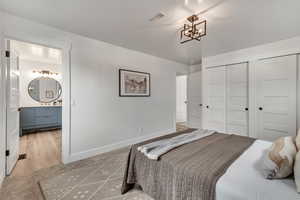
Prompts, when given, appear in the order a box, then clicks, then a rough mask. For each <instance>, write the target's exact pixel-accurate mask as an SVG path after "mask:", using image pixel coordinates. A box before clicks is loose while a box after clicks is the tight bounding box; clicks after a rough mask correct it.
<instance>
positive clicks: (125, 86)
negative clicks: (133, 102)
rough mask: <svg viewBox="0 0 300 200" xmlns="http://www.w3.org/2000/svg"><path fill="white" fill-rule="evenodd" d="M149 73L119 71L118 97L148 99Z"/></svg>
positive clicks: (149, 88)
mask: <svg viewBox="0 0 300 200" xmlns="http://www.w3.org/2000/svg"><path fill="white" fill-rule="evenodd" d="M150 90H151V85H150V73H146V72H138V71H132V70H125V69H119V96H120V97H149V96H150Z"/></svg>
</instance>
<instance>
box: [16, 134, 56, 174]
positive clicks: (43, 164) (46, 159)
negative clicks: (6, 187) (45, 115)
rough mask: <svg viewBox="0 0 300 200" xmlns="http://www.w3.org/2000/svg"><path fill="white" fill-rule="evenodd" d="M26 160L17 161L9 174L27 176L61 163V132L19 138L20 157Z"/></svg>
mask: <svg viewBox="0 0 300 200" xmlns="http://www.w3.org/2000/svg"><path fill="white" fill-rule="evenodd" d="M21 154H26V158H25V159H22V160H19V161H18V162H17V164H16V166H15V168H14V170H13V172H12V174H11V176H12V177H16V176H29V175H31V174H32V173H33V172H35V171H37V170H40V169H43V168H48V167H51V166H54V165H57V164H60V163H61V131H60V130H55V131H48V132H41V133H33V134H28V135H25V136H22V137H21V138H20V155H21Z"/></svg>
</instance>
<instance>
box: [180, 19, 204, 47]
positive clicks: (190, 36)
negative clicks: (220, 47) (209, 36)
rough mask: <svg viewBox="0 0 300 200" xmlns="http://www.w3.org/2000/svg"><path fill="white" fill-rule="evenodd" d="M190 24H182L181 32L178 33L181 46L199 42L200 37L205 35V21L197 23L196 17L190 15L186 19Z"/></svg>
mask: <svg viewBox="0 0 300 200" xmlns="http://www.w3.org/2000/svg"><path fill="white" fill-rule="evenodd" d="M187 20H188V21H189V22H190V24H184V26H183V30H181V32H180V40H181V42H180V43H181V44H183V43H186V42H189V41H192V40H197V41H200V40H201V37H203V36H205V35H206V20H203V21H199V22H198V20H199V17H198V16H197V15H192V16H190V17H188V18H187Z"/></svg>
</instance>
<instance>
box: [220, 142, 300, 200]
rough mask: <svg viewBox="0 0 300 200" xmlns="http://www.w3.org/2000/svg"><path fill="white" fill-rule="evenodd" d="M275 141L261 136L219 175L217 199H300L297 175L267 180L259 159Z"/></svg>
mask: <svg viewBox="0 0 300 200" xmlns="http://www.w3.org/2000/svg"><path fill="white" fill-rule="evenodd" d="M271 144H272V143H270V142H266V141H261V140H257V141H255V142H254V143H253V145H251V146H250V147H249V148H248V149H247V150H246V151H245V152H244V153H243V154H242V155H241V156H240V157H239V158H238V159H237V160H236V161H235V162H234V163H233V164H232V165H231V166H230V167H229V168H228V170H227V172H226V173H225V174H224V175H223V176H222V177H221V178H220V179H219V181H218V182H217V185H216V199H217V200H298V199H299V200H300V194H298V193H297V192H296V185H295V182H294V180H293V179H281V180H267V179H265V178H264V176H263V174H262V170H261V168H260V162H259V160H260V159H261V157H262V156H263V152H264V151H265V150H266V149H267V148H268V147H270V145H271Z"/></svg>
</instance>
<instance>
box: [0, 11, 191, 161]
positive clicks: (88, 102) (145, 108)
mask: <svg viewBox="0 0 300 200" xmlns="http://www.w3.org/2000/svg"><path fill="white" fill-rule="evenodd" d="M0 19H4V31H5V35H7V36H10V37H13V38H15V39H21V38H32V40H34V41H37V42H38V43H40V44H48V45H51V44H54V43H64V42H70V43H71V44H72V50H71V60H70V62H71V98H72V108H71V137H70V147H69V149H70V155H69V156H70V157H69V158H68V160H67V161H73V160H77V159H80V158H84V157H87V156H92V155H95V154H97V153H100V152H103V151H108V150H110V149H113V148H118V147H121V146H124V145H128V144H130V143H133V142H137V141H139V140H141V139H146V138H148V137H153V136H155V135H160V134H165V133H168V132H171V131H174V130H175V128H176V126H175V115H176V73H187V70H188V67H187V66H186V65H183V64H179V63H176V62H172V61H168V60H165V59H161V58H157V57H154V56H150V55H147V54H144V53H140V52H136V51H132V50H128V49H125V48H121V47H118V46H114V45H111V44H108V43H104V42H100V41H96V40H92V39H88V38H85V37H82V36H78V35H75V34H71V33H67V32H63V31H60V30H57V29H54V28H51V27H48V26H45V25H41V24H38V23H34V22H32V21H28V20H25V19H21V18H18V17H14V16H11V15H8V14H5V13H0ZM29 40H31V39H29ZM54 47H55V46H54ZM119 68H126V69H132V70H137V71H145V72H149V73H151V97H146V98H128V97H126V98H124V97H123V98H120V97H118V69H119Z"/></svg>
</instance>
